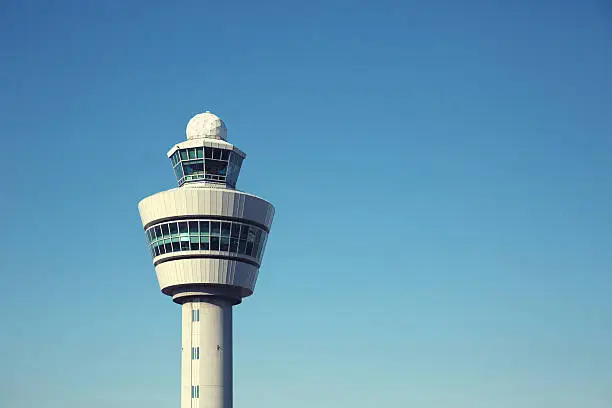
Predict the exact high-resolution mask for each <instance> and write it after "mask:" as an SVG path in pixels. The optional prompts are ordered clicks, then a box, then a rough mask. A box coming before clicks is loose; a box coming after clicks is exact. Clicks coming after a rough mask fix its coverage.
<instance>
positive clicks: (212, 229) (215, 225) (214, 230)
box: [210, 221, 221, 236]
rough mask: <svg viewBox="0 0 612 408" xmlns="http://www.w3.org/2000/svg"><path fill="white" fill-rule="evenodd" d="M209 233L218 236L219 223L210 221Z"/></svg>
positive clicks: (219, 232) (219, 231)
mask: <svg viewBox="0 0 612 408" xmlns="http://www.w3.org/2000/svg"><path fill="white" fill-rule="evenodd" d="M210 234H211V235H216V236H219V235H220V234H221V223H220V222H216V221H211V223H210Z"/></svg>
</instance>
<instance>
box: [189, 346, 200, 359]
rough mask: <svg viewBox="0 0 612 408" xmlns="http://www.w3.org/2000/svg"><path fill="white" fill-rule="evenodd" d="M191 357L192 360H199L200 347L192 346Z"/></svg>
mask: <svg viewBox="0 0 612 408" xmlns="http://www.w3.org/2000/svg"><path fill="white" fill-rule="evenodd" d="M191 359H192V360H199V359H200V348H199V347H192V348H191Z"/></svg>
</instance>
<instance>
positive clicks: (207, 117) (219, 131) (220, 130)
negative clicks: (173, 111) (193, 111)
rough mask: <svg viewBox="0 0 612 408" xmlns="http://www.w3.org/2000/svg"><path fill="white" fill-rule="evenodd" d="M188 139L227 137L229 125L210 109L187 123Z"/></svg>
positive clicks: (223, 138)
mask: <svg viewBox="0 0 612 408" xmlns="http://www.w3.org/2000/svg"><path fill="white" fill-rule="evenodd" d="M186 134H187V140H192V139H220V140H226V139H227V127H225V123H224V122H223V120H221V118H220V117H218V116H217V115H215V114H214V113H210V112H209V111H206V112H203V113H198V114H197V115H195V116H194V117H193V118H191V119H190V120H189V123H187V129H186Z"/></svg>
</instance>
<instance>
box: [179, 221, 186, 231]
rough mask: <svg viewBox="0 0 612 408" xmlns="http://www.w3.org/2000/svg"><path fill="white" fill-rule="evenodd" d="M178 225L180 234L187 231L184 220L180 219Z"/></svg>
mask: <svg viewBox="0 0 612 408" xmlns="http://www.w3.org/2000/svg"><path fill="white" fill-rule="evenodd" d="M178 227H179V232H180V233H181V234H186V233H187V222H185V221H181V222H179V223H178Z"/></svg>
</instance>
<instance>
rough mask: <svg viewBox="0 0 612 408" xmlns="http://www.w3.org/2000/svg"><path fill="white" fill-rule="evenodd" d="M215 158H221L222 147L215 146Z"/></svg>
mask: <svg viewBox="0 0 612 408" xmlns="http://www.w3.org/2000/svg"><path fill="white" fill-rule="evenodd" d="M213 159H215V160H221V149H217V148H213Z"/></svg>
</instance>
